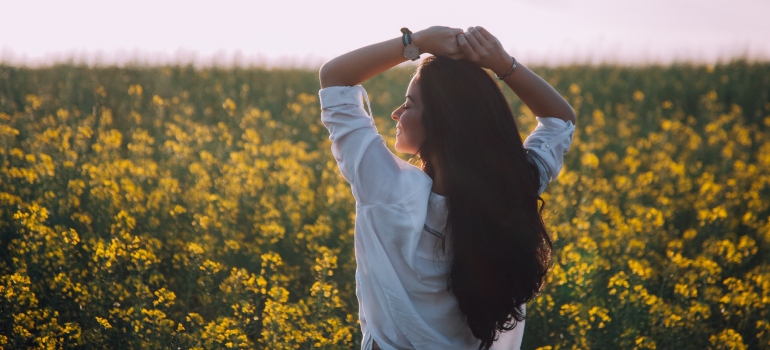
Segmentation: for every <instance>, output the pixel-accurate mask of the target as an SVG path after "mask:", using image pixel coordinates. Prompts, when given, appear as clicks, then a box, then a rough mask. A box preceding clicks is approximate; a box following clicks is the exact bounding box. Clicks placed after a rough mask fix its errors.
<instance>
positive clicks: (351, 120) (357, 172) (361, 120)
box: [318, 85, 430, 204]
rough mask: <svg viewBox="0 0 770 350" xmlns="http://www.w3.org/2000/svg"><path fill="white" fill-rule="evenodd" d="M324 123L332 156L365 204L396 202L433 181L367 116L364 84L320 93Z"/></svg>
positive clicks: (359, 198) (361, 201) (335, 87)
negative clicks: (394, 148)
mask: <svg viewBox="0 0 770 350" xmlns="http://www.w3.org/2000/svg"><path fill="white" fill-rule="evenodd" d="M318 94H319V96H320V100H321V122H322V123H323V124H324V126H326V128H327V129H328V130H329V139H330V140H331V141H332V154H333V155H334V159H335V160H336V161H337V165H338V167H339V169H340V172H341V173H342V176H343V177H344V178H345V179H346V180H347V181H348V182H349V183H350V185H351V187H352V190H353V196H354V197H355V198H356V200H357V201H358V202H360V203H361V204H377V203H380V204H383V203H396V202H398V201H401V200H403V199H404V198H405V196H408V195H409V193H410V191H412V190H414V189H415V188H416V187H420V186H423V187H424V186H425V184H426V180H427V182H428V186H429V185H430V180H429V178H427V175H425V174H424V173H423V172H422V171H421V170H419V169H417V168H416V167H414V166H413V165H411V164H408V163H406V162H405V161H403V160H402V159H400V158H398V157H396V156H395V155H394V154H393V153H391V152H390V150H389V149H388V148H387V147H386V146H385V141H384V140H383V139H382V136H380V134H378V133H377V128H376V127H375V124H374V120H373V119H372V117H371V116H370V115H368V114H367V113H366V110H364V105H363V98H364V97H366V90H364V88H363V87H362V86H360V85H356V86H332V87H327V88H325V89H321V91H319V93H318Z"/></svg>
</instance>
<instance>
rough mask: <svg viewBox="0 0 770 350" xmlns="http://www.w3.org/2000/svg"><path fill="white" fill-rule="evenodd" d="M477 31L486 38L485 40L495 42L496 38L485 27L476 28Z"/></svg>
mask: <svg viewBox="0 0 770 350" xmlns="http://www.w3.org/2000/svg"><path fill="white" fill-rule="evenodd" d="M476 30H477V31H478V32H479V33H481V35H483V36H484V39H487V40H489V41H495V36H494V35H492V34H491V33H489V31H488V30H486V29H485V28H484V27H476Z"/></svg>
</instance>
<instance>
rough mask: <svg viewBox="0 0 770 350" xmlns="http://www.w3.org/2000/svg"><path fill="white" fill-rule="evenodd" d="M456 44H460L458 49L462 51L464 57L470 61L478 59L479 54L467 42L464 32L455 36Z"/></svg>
mask: <svg viewBox="0 0 770 350" xmlns="http://www.w3.org/2000/svg"><path fill="white" fill-rule="evenodd" d="M457 44H459V46H460V50H461V51H462V52H463V55H464V56H465V59H466V60H468V61H470V62H476V61H478V60H479V55H477V54H476V51H474V50H473V47H472V46H471V44H470V43H468V39H466V38H465V34H460V35H458V36H457Z"/></svg>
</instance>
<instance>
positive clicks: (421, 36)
mask: <svg viewBox="0 0 770 350" xmlns="http://www.w3.org/2000/svg"><path fill="white" fill-rule="evenodd" d="M428 34H429V33H426V32H425V30H424V29H423V30H420V31H416V32H413V33H412V35H411V37H412V43H413V44H415V45H417V47H419V48H420V54H423V53H431V52H430V50H429V49H428V43H430V39H429V38H428V37H427V35H428Z"/></svg>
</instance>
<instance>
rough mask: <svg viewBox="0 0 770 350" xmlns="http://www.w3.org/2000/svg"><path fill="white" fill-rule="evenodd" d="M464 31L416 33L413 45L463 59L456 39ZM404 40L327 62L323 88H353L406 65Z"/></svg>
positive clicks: (322, 73) (323, 69)
mask: <svg viewBox="0 0 770 350" xmlns="http://www.w3.org/2000/svg"><path fill="white" fill-rule="evenodd" d="M462 32H463V31H462V29H458V28H448V27H438V26H435V27H430V28H428V29H425V30H421V31H418V32H415V33H413V34H412V35H411V36H412V42H413V43H414V44H415V45H417V46H419V47H420V53H430V54H433V55H440V56H447V57H451V58H454V59H460V58H463V57H464V56H463V53H462V51H461V50H460V47H459V46H458V42H457V37H458V35H459V34H461V33H462ZM403 53H404V46H403V44H402V42H401V37H400V36H399V37H397V38H393V39H390V40H386V41H383V42H380V43H377V44H372V45H369V46H365V47H362V48H360V49H357V50H354V51H351V52H348V53H346V54H343V55H341V56H339V57H337V58H334V59H332V60H331V61H329V62H326V63H325V64H324V65H323V66H321V70H320V72H319V79H320V81H321V88H326V87H329V86H353V85H358V84H361V83H362V82H364V81H366V80H367V79H369V78H371V77H373V76H375V75H377V74H380V73H382V72H384V71H386V70H388V69H390V68H391V67H393V66H395V65H397V64H399V63H401V62H404V61H406V60H407V59H406V57H404V54H403Z"/></svg>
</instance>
